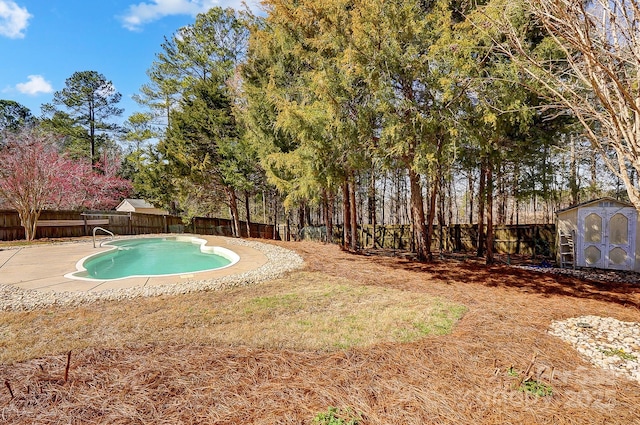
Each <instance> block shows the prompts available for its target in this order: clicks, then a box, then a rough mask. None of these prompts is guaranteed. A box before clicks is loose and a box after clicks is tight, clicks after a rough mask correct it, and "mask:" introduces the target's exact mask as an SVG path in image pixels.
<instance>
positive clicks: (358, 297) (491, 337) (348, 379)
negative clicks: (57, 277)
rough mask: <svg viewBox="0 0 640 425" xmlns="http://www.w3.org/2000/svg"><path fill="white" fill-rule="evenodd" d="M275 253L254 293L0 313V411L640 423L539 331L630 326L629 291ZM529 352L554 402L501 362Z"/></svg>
mask: <svg viewBox="0 0 640 425" xmlns="http://www.w3.org/2000/svg"><path fill="white" fill-rule="evenodd" d="M281 245H283V246H285V247H287V248H290V249H294V250H296V251H297V252H299V253H300V254H301V255H302V256H303V257H304V258H305V261H306V267H305V269H304V270H303V271H301V272H296V273H292V274H291V275H290V276H288V277H286V278H283V279H279V280H275V281H271V282H266V283H263V284H260V285H256V286H253V287H247V288H235V289H230V290H226V291H220V292H208V293H199V294H190V295H183V296H178V297H156V298H149V299H137V300H133V301H126V302H125V301H123V302H119V303H101V304H94V305H90V306H86V307H80V308H75V309H55V308H50V309H47V310H42V311H36V312H28V313H24V312H22V313H20V312H12V313H10V312H4V313H0V379H1V380H2V382H3V383H5V387H4V388H0V418H1V420H2V421H3V423H8V424H34V423H36V424H59V423H68V424H75V423H77V424H86V423H92V424H276V423H282V424H311V423H313V418H314V417H316V416H317V415H318V413H319V412H327V409H328V408H329V407H330V406H336V407H338V408H340V409H342V410H344V411H347V410H349V409H350V411H351V412H356V413H357V414H358V415H359V417H360V418H361V420H360V423H361V424H432V423H433V424H468V423H477V424H505V423H512V424H521V423H531V424H538V423H540V424H543V423H545V424H603V423H607V424H631V423H640V384H638V383H637V382H634V381H630V380H627V379H624V378H620V377H616V376H614V375H612V374H611V373H609V372H606V371H603V370H600V369H598V368H596V367H593V366H591V365H590V364H589V363H588V362H586V361H585V360H584V359H582V358H581V357H580V356H578V355H577V353H576V352H575V351H574V350H573V349H572V348H571V347H570V346H568V345H567V344H565V343H563V342H561V341H560V340H559V339H557V338H555V337H552V336H550V335H549V334H548V333H547V329H548V326H549V324H550V322H551V321H552V320H556V319H564V318H567V317H572V316H579V315H587V314H594V315H600V316H612V317H615V318H617V319H619V320H624V321H636V322H639V321H640V310H639V307H640V287H638V286H633V285H624V284H623V285H620V284H617V285H614V284H599V283H594V282H585V281H580V280H577V279H575V278H568V277H559V276H552V275H542V274H537V273H534V272H529V271H524V270H520V269H515V268H508V267H501V266H495V267H485V266H483V265H479V264H476V263H473V262H455V261H446V262H445V261H443V262H434V263H432V264H418V263H413V262H410V261H407V260H403V259H397V258H385V257H367V256H362V255H353V254H348V253H344V252H341V251H340V250H339V249H338V248H337V247H335V246H326V245H321V244H314V243H281ZM458 318H460V319H459V320H457V319H458ZM69 350H70V351H71V361H70V363H69V370H68V372H66V370H65V369H66V366H67V354H66V353H67V352H68V351H69ZM533 355H536V361H535V363H534V365H533V366H532V371H533V372H534V373H535V376H536V377H537V379H538V380H539V381H540V382H542V383H545V384H547V385H548V386H549V388H551V389H552V391H553V393H552V395H550V396H546V397H538V396H535V395H531V394H528V393H525V392H522V391H519V390H518V389H517V383H518V382H517V381H518V378H517V377H515V376H513V375H514V374H511V373H509V372H508V369H510V368H512V370H514V371H517V372H519V374H520V375H521V374H522V371H524V369H526V368H527V367H528V366H529V364H530V360H531V358H532V356H533ZM552 370H553V377H552V373H551V371H552ZM65 373H67V379H66V380H65ZM12 395H13V397H12Z"/></svg>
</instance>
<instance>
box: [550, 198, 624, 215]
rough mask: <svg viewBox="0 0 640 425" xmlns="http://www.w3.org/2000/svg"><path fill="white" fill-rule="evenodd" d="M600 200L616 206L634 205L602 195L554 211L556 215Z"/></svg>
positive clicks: (598, 202) (597, 202)
mask: <svg viewBox="0 0 640 425" xmlns="http://www.w3.org/2000/svg"><path fill="white" fill-rule="evenodd" d="M601 202H608V203H611V204H612V205H609V206H618V207H633V206H634V205H633V204H631V203H629V202H625V201H621V200H619V199H616V198H612V197H610V196H604V197H602V198H597V199H592V200H590V201H585V202H581V203H579V204H576V205H573V206H570V207H567V208H563V209H561V210H558V211H556V215H557V214H560V213H563V212H566V211H571V210H574V209H577V208H582V207H586V206H589V205H593V204H600V203H601Z"/></svg>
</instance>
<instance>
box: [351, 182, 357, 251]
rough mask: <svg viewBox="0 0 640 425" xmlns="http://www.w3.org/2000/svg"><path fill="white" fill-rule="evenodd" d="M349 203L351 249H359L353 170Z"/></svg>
mask: <svg viewBox="0 0 640 425" xmlns="http://www.w3.org/2000/svg"><path fill="white" fill-rule="evenodd" d="M349 180H350V182H349V204H350V206H351V211H350V212H351V214H350V215H351V217H350V219H351V226H350V227H351V250H352V251H357V250H358V212H357V208H356V176H355V173H354V172H353V171H352V172H351V178H350V179H349Z"/></svg>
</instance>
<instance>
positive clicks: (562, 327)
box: [549, 316, 640, 382]
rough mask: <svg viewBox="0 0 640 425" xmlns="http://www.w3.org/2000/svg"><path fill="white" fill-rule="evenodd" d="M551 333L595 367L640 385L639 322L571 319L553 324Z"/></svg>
mask: <svg viewBox="0 0 640 425" xmlns="http://www.w3.org/2000/svg"><path fill="white" fill-rule="evenodd" d="M549 333H550V334H551V335H553V336H556V337H558V338H560V339H561V340H563V341H565V342H567V343H569V344H571V346H572V347H573V348H575V349H576V350H577V351H578V352H579V353H580V354H581V355H583V356H584V357H586V358H587V359H588V360H589V361H590V362H591V363H592V364H594V365H596V366H598V367H600V368H602V369H606V370H611V371H613V372H614V373H615V374H616V375H620V376H625V377H627V378H629V379H633V380H636V381H638V382H640V323H638V322H623V321H620V320H617V319H614V318H612V317H599V316H580V317H570V318H568V319H565V320H557V321H554V322H552V323H551V326H550V327H549Z"/></svg>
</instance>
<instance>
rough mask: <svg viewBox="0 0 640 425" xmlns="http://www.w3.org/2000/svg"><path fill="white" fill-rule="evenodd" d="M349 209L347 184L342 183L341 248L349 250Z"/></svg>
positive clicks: (345, 182)
mask: <svg viewBox="0 0 640 425" xmlns="http://www.w3.org/2000/svg"><path fill="white" fill-rule="evenodd" d="M350 217H351V208H350V205H349V183H348V182H347V180H345V181H344V182H343V183H342V247H343V248H344V249H348V248H349V241H350V240H351V219H350Z"/></svg>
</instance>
